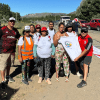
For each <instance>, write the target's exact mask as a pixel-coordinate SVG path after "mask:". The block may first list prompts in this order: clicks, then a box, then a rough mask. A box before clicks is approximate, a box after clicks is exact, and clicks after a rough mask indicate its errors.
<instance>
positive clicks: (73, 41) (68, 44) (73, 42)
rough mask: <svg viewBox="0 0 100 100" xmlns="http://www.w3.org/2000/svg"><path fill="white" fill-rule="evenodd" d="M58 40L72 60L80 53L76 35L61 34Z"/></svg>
mask: <svg viewBox="0 0 100 100" xmlns="http://www.w3.org/2000/svg"><path fill="white" fill-rule="evenodd" d="M59 42H60V43H62V45H63V47H64V48H65V50H66V52H67V53H68V55H69V56H70V58H71V60H72V61H74V59H75V58H76V57H78V56H79V55H80V54H81V48H80V45H79V42H78V37H77V36H68V37H66V36H63V37H61V38H60V40H59Z"/></svg>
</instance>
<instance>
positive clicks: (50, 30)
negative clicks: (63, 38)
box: [47, 21, 56, 73]
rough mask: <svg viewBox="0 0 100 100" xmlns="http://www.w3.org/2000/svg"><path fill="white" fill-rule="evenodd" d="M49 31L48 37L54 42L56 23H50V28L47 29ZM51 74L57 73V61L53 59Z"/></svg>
mask: <svg viewBox="0 0 100 100" xmlns="http://www.w3.org/2000/svg"><path fill="white" fill-rule="evenodd" d="M47 30H48V35H49V36H50V37H51V39H52V40H53V37H54V35H55V33H56V30H55V29H54V23H53V22H52V21H50V22H49V27H48V28H47ZM51 64H52V65H51V73H53V72H54V71H55V69H54V68H55V59H54V58H52V59H51Z"/></svg>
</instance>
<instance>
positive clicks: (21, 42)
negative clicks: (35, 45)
mask: <svg viewBox="0 0 100 100" xmlns="http://www.w3.org/2000/svg"><path fill="white" fill-rule="evenodd" d="M26 39H27V41H28V43H29V44H31V41H30V37H26ZM23 42H24V41H23V37H20V38H19V40H18V44H17V45H20V46H22V45H23Z"/></svg>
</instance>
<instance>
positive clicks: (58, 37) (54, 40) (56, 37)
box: [53, 32, 60, 46]
mask: <svg viewBox="0 0 100 100" xmlns="http://www.w3.org/2000/svg"><path fill="white" fill-rule="evenodd" d="M57 34H58V32H57V33H56V34H55V35H54V37H53V43H54V46H57V45H58V40H59V39H60V36H59V35H57Z"/></svg>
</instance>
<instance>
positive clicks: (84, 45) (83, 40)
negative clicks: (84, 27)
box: [78, 35, 93, 56]
mask: <svg viewBox="0 0 100 100" xmlns="http://www.w3.org/2000/svg"><path fill="white" fill-rule="evenodd" d="M78 41H79V44H80V47H81V50H82V51H84V49H87V50H88V52H87V53H86V54H85V55H84V56H92V53H93V46H92V38H91V37H90V36H89V35H86V36H85V37H82V36H81V35H80V36H78Z"/></svg>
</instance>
